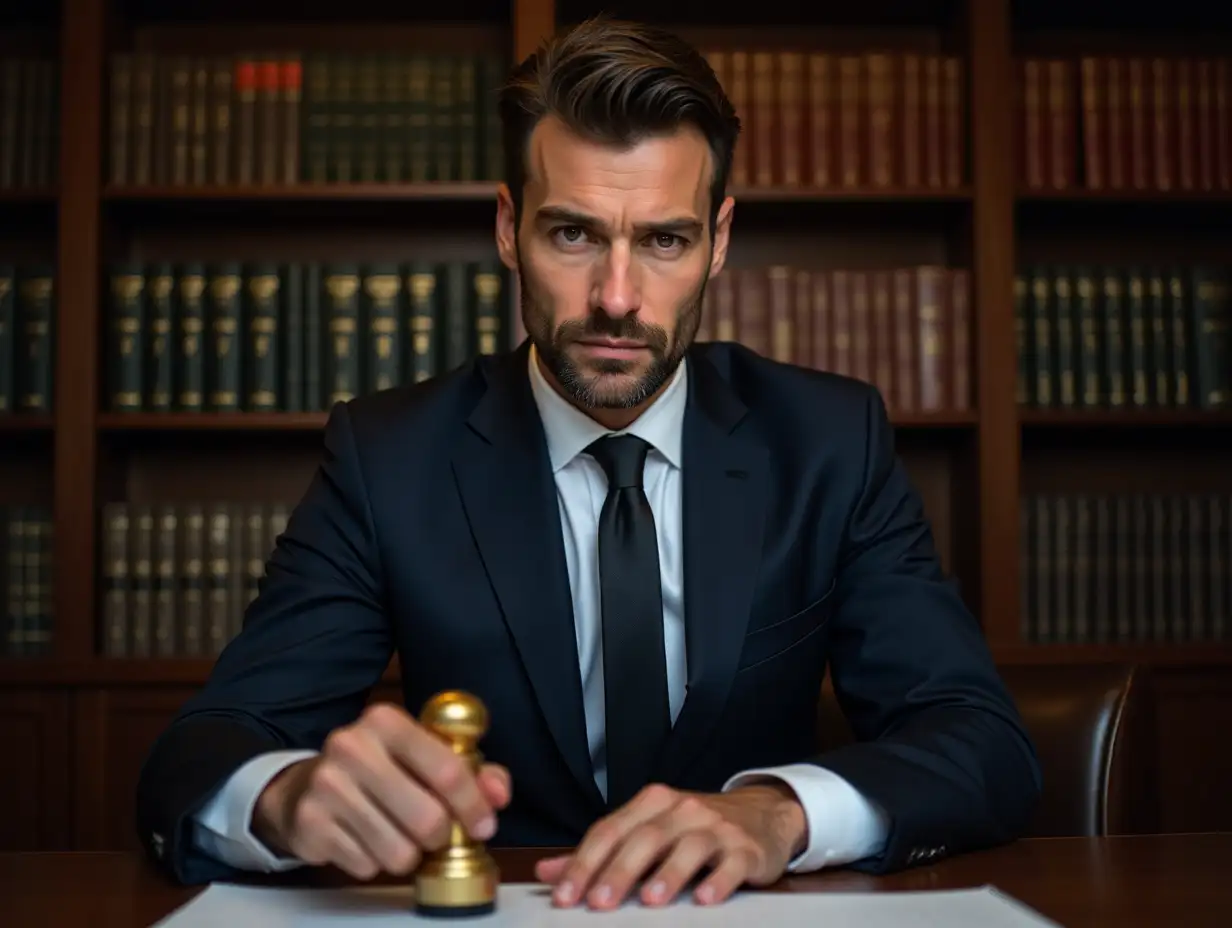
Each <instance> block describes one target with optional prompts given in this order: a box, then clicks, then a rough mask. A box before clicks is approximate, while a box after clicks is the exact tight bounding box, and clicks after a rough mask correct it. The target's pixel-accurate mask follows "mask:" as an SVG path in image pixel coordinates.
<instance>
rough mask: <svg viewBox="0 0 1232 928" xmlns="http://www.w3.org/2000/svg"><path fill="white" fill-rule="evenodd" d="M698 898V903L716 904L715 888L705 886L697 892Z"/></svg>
mask: <svg viewBox="0 0 1232 928" xmlns="http://www.w3.org/2000/svg"><path fill="white" fill-rule="evenodd" d="M697 898H698V901H700V902H702V903H704V904H709V903H711V902H714V887H713V886H703V887H702V888H701V889H699V890H698V891H697Z"/></svg>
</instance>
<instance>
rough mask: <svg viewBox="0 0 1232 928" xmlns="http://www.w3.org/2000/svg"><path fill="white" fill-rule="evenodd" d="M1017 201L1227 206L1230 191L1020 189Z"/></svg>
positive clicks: (1230, 199) (1230, 194) (1231, 196)
mask: <svg viewBox="0 0 1232 928" xmlns="http://www.w3.org/2000/svg"><path fill="white" fill-rule="evenodd" d="M1018 199H1019V200H1021V201H1023V202H1036V203H1126V204H1136V205H1145V204H1164V205H1167V204H1173V203H1176V204H1182V203H1193V204H1200V205H1203V206H1206V205H1211V206H1219V205H1224V206H1227V205H1229V204H1232V190H1087V189H1084V188H1070V189H1068V190H1020V191H1019V192H1018Z"/></svg>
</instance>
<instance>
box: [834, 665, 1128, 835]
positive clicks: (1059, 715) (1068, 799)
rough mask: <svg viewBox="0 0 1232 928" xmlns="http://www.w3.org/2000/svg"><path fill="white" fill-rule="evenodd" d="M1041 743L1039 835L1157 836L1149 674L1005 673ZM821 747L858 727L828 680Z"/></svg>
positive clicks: (1030, 669) (1117, 670) (1069, 668)
mask: <svg viewBox="0 0 1232 928" xmlns="http://www.w3.org/2000/svg"><path fill="white" fill-rule="evenodd" d="M999 670H1000V672H1001V677H1002V679H1003V680H1004V681H1005V684H1006V686H1007V687H1008V688H1009V690H1010V693H1011V694H1012V696H1013V698H1014V701H1015V703H1016V704H1017V705H1018V710H1019V712H1020V713H1021V715H1022V718H1023V722H1024V724H1025V725H1026V728H1027V731H1028V732H1029V733H1030V734H1031V738H1032V740H1033V741H1034V743H1035V749H1036V753H1037V755H1038V757H1039V762H1040V768H1041V772H1042V777H1043V793H1042V795H1041V797H1040V802H1039V805H1038V807H1037V809H1036V814H1035V819H1034V820H1033V822H1032V825H1031V827H1030V829H1029V831H1028V835H1029V836H1033V837H1059V836H1067V837H1068V836H1100V835H1107V834H1125V833H1134V832H1143V831H1149V830H1151V829H1150V825H1149V823H1148V817H1149V807H1150V804H1149V802H1147V801H1146V800H1147V795H1148V793H1149V790H1150V782H1149V779H1150V776H1151V770H1150V767H1149V764H1148V760H1149V758H1148V756H1147V752H1146V751H1145V750H1144V745H1143V743H1142V740H1141V739H1143V738H1144V737H1145V731H1146V728H1147V725H1146V724H1145V723H1146V719H1145V718H1144V715H1143V713H1144V712H1145V708H1144V705H1145V704H1144V699H1143V696H1142V691H1143V684H1142V682H1141V680H1140V677H1141V672H1140V671H1139V669H1138V668H1137V667H1135V666H1126V665H1120V664H1024V665H1014V666H1003V667H1000V668H999ZM817 728H818V737H819V739H820V744H821V745H823V746H825V747H829V746H832V745H835V744H841V743H846V742H849V741H850V740H851V738H852V735H851V729H850V728H849V727H848V725H847V721H846V719H845V718H844V716H843V713H842V710H841V708H840V707H839V705H838V701H837V699H836V698H835V696H834V692H833V689H832V688H831V686H830V682H829V680H828V679H827V681H826V685H825V687H823V690H822V697H821V706H820V712H819V714H818V725H817Z"/></svg>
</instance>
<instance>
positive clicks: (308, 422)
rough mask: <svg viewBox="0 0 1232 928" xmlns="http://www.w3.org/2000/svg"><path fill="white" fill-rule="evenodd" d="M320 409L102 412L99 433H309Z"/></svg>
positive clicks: (322, 417)
mask: <svg viewBox="0 0 1232 928" xmlns="http://www.w3.org/2000/svg"><path fill="white" fill-rule="evenodd" d="M327 417H328V413H323V412H300V413H296V412H170V413H158V412H153V413H122V412H121V413H103V414H101V415H100V416H99V417H98V429H99V431H100V432H111V433H116V432H161V431H167V432H208V431H215V432H247V431H262V432H313V431H318V430H320V429H322V428H323V427H324V426H325V421H326V419H327Z"/></svg>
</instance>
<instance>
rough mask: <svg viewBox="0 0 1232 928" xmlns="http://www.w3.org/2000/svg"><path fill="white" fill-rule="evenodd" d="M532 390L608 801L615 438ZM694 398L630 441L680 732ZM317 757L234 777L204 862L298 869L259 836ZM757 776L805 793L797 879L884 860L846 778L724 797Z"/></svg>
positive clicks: (669, 408) (681, 376)
mask: <svg viewBox="0 0 1232 928" xmlns="http://www.w3.org/2000/svg"><path fill="white" fill-rule="evenodd" d="M529 374H530V380H531V388H532V391H533V393H534V397H535V402H536V404H537V406H538V408H539V414H540V416H541V418H542V420H543V427H544V431H545V433H546V436H547V446H548V456H549V459H550V461H551V465H552V472H553V474H554V476H555V481H556V494H557V500H558V503H559V507H560V518H561V527H562V529H563V535H564V542H565V559H566V561H567V563H568V570H569V583H570V588H571V590H572V597H573V615H574V622H575V625H576V635H577V651H578V660H579V663H580V665H581V673H582V694H583V702H584V706H585V715H586V730H587V738H588V741H589V745H590V756H591V760H592V763H593V766H594V771H595V780H596V783H597V785H598V787H599V789H600V791H601V792H602V793H603V794H604V795H605V796H606V794H607V763H606V758H605V756H604V748H603V744H604V737H603V720H604V708H603V635H602V628H601V614H600V605H599V603H600V597H599V559H598V525H599V513H600V511H601V510H602V508H603V502H604V499H605V498H606V496H607V477H606V475H605V474H604V472H603V468H602V467H600V466H599V464H598V462H597V461H595V459H594V458H593V457H591V456H590V455H589V454H586V453H585V449H586V447H587V446H589V445H590V444H591V443H592V442H594V441H595V440H596V439H599V438H601V437H603V436H604V435H608V434H612V432H611V430H610V429H607V428H605V427H603V426H602V425H600V424H599V423H597V422H595V421H594V420H593V419H591V418H590V417H589V416H587V415H585V414H584V413H582V412H581V411H579V410H578V409H577V408H576V407H575V406H573V405H572V404H570V403H569V402H567V401H566V400H565V399H564V398H563V397H562V396H560V394H559V393H557V392H556V391H555V390H554V389H553V388H552V387H551V386H550V385H549V384H548V382H547V380H546V379H545V378H544V376H543V374H542V372H541V371H540V370H539V366H538V364H537V362H536V357H535V352H534V350H533V349H532V351H531V353H530V371H529ZM687 397H688V370H687V364H681V365H680V368H679V369H678V371H677V372H676V375H675V376H674V378H673V379H672V381H671V383H670V384H669V385H668V386H667V388H666V389H665V390H664V391H663V393H662V394H661V395H660V396H659V397H658V399H656V400H655V402H654V403H653V404H652V405H651V406H650V407H649V408H648V409H647V410H646V411H645V412H644V413H642V415H640V416H639V417H638V418H637V420H636V421H635V422H633V424H632V425H630V426H629V427H628V428H627V429H625V430H624V432H625V433H629V434H633V435H637V436H638V437H640V438H642V439H643V440H645V441H646V442H647V443H649V444H650V446H651V450H650V452H649V453H648V454H647V456H646V466H645V472H644V476H643V484H644V486H645V490H646V496H647V498H648V499H649V501H650V507H651V509H652V511H653V512H654V518H655V528H656V530H657V532H658V538H659V571H660V574H661V579H662V584H663V634H664V644H665V651H666V655H667V689H668V699H669V702H670V705H671V717H672V720H673V722H674V721H675V719H676V716H677V715H678V714H679V712H680V708H681V706H682V705H683V703H684V695H685V680H686V679H687V676H688V675H687V672H686V659H687V658H686V653H685V650H686V649H685V628H684V557H683V554H684V552H683V551H682V541H681V540H682V538H683V532H682V527H681V498H682V492H681V464H682V454H681V442H682V434H683V426H684V413H685V404H686V399H687ZM313 754H314V752H312V751H273V752H270V753H268V754H263V755H260V756H258V757H255V758H253V759H252V760H251V761H249V762H248V763H246V764H244V765H243V766H242V767H240V769H239V770H237V771H236V772H235V774H233V775H232V776H231V778H230V779H228V781H227V782H226V783H225V784H224V785H223V787H222V788H221V789H220V790H219V791H218V793H217V794H215V796H214V797H212V798H211V799H210V801H209V802H208V803H207V804H206V805H205V806H204V807H203V808H202V809H201V811H200V812H199V813H198V814H197V816H196V827H195V828H194V840H195V841H196V843H197V846H198V847H200V848H201V849H202V850H203V851H205V852H206V853H207V854H210V855H212V856H214V857H215V858H217V859H219V860H222V861H223V862H224V863H228V864H230V865H232V866H235V867H239V868H243V869H248V870H266V871H275V870H286V869H290V868H292V867H296V866H299V861H297V860H294V859H288V858H281V857H276V856H275V855H273V854H272V853H271V852H270V851H269V849H268V848H266V847H265V846H264V845H263V844H262V843H261V842H260V841H258V840H257V839H256V838H255V837H254V836H253V834H252V830H251V821H252V811H253V807H254V806H255V805H256V800H257V796H258V795H259V794H260V792H261V790H262V789H264V787H265V784H266V783H268V782H269V781H270V780H271V779H272V778H273V777H274V775H275V774H277V773H278V772H279V771H280V770H282V769H283V768H284V767H285V766H286V765H288V764H290V763H292V762H294V761H296V760H300V759H302V758H306V757H312V756H313ZM759 777H763V778H764V777H774V778H777V779H778V780H780V781H782V782H784V783H786V784H787V785H788V786H789V787H790V788H791V789H792V790H793V791H794V792H795V794H796V796H797V798H798V799H799V801H800V803H801V805H802V807H803V809H804V813H805V819H806V821H807V823H808V842H807V847H806V848H805V850H804V851H803V852H802V853H801V854H800V855H799V856H797V857H796V858H795V859H794V860H792V861H791V863H790V864H789V870H791V871H793V872H806V871H810V870H817V869H819V868H821V867H824V866H827V865H839V864H844V863H848V862H851V861H854V860H859V859H861V858H864V857H867V856H870V855H872V854H876V853H878V852H879V851H880V850H881V849H882V847H883V846H884V843H885V839H886V833H887V830H888V824H887V822H886V820H885V816H884V815H883V813H882V812H881V811H880V810H879V809H878V808H876V807H875V806H874V805H873V804H872V803H871V802H870V801H869V800H867V799H866V798H865V797H864V796H863V795H861V794H860V793H859V792H858V791H857V790H856V789H855V788H854V787H853V786H852V785H851V784H850V783H848V782H847V781H846V780H844V779H843V778H842V777H840V776H838V775H837V774H835V773H833V772H832V771H829V770H826V769H824V768H821V767H817V766H815V765H813V764H807V763H800V764H790V765H787V766H782V767H770V768H759V769H753V770H748V771H744V772H742V773H740V774H737V775H736V776H734V777H732V778H731V779H729V780H728V782H727V783H726V784H724V787H723V788H724V790H728V789H732V788H733V787H736V786H739V785H742V784H744V783H747V782H749V781H751V780H754V779H756V778H759Z"/></svg>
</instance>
